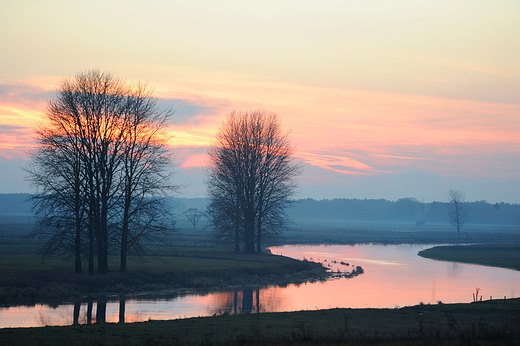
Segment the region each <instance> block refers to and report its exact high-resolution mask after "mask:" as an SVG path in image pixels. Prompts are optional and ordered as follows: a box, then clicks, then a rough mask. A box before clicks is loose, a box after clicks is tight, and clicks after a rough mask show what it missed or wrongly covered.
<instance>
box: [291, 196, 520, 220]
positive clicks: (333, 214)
mask: <svg viewBox="0 0 520 346" xmlns="http://www.w3.org/2000/svg"><path fill="white" fill-rule="evenodd" d="M449 203H450V202H449V201H446V202H439V201H437V202H429V203H423V202H421V201H419V200H418V199H416V198H400V199H398V200H397V201H391V200H386V199H347V198H335V199H323V200H316V199H312V198H306V199H299V200H296V201H295V203H294V204H293V206H292V208H290V209H289V211H288V213H289V216H290V217H292V218H295V219H335V220H357V221H406V222H414V223H415V222H418V221H419V222H420V221H424V222H425V223H448V222H449V212H450V208H449ZM466 206H467V214H468V223H474V224H503V225H520V204H510V203H504V202H501V203H488V202H486V201H474V202H466Z"/></svg>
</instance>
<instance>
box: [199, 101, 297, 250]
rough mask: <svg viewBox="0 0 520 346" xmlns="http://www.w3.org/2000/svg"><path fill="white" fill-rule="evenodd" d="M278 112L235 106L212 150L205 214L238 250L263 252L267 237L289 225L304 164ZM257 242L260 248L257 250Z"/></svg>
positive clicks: (218, 232)
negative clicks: (295, 156) (289, 210)
mask: <svg viewBox="0 0 520 346" xmlns="http://www.w3.org/2000/svg"><path fill="white" fill-rule="evenodd" d="M293 153H294V147H293V146H292V145H291V143H290V138H289V134H288V133H286V132H283V131H282V129H281V125H280V120H279V119H278V116H277V115H276V114H275V113H272V112H267V111H263V110H258V111H253V112H240V111H238V112H237V111H233V112H231V113H230V114H229V115H228V116H227V118H226V119H225V121H224V123H223V124H222V126H221V127H220V128H219V129H218V131H217V134H216V135H215V139H214V141H213V143H212V144H211V146H210V147H209V149H208V156H209V167H208V168H207V170H206V177H207V179H206V185H207V191H208V198H209V199H210V204H209V206H208V210H207V215H208V218H209V220H210V222H211V223H212V224H213V227H214V230H215V235H216V236H217V238H220V239H232V240H234V243H235V251H239V250H240V248H241V244H243V249H244V251H245V252H255V250H256V252H261V251H262V246H263V242H264V241H265V240H266V239H269V238H270V237H273V236H276V235H277V234H279V232H280V231H281V230H282V229H283V228H284V227H285V226H286V224H287V221H288V217H287V214H286V208H287V207H288V206H289V205H290V203H291V202H292V201H291V197H292V196H293V194H294V191H295V188H296V181H295V178H296V176H297V175H298V174H299V173H300V166H299V165H298V164H297V163H295V162H294V159H293ZM255 245H256V249H255Z"/></svg>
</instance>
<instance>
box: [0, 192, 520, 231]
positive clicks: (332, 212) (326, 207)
mask: <svg viewBox="0 0 520 346" xmlns="http://www.w3.org/2000/svg"><path fill="white" fill-rule="evenodd" d="M28 197H29V195H28V194H22V193H20V194H0V215H31V214H32V211H31V205H30V203H29V202H27V200H28ZM208 202H209V201H208V200H207V199H205V198H172V199H171V201H170V203H171V206H172V208H173V209H174V210H173V214H174V215H181V214H182V213H183V212H184V211H185V210H186V209H188V208H198V209H200V210H204V208H205V206H206V205H207V204H208ZM447 205H448V203H444V202H431V203H422V202H421V201H419V200H417V199H415V198H401V199H399V200H397V201H388V200H385V199H346V198H336V199H323V200H315V199H312V198H306V199H300V200H297V201H296V202H295V203H294V204H293V206H292V208H289V209H288V210H287V211H288V214H289V216H290V217H292V218H294V219H331V220H356V221H405V222H414V223H418V224H421V223H422V222H424V223H448V207H447ZM468 207H469V218H470V220H469V222H468V223H473V224H492V225H493V224H494V225H520V204H509V203H503V202H502V203H496V204H491V203H487V202H486V201H477V202H469V203H468Z"/></svg>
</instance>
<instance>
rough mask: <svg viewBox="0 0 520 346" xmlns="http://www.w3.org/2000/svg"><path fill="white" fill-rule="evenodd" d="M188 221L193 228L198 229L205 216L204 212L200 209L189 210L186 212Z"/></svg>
mask: <svg viewBox="0 0 520 346" xmlns="http://www.w3.org/2000/svg"><path fill="white" fill-rule="evenodd" d="M184 216H186V219H187V220H188V221H189V222H190V223H191V224H192V225H193V228H194V229H195V227H197V223H198V222H199V220H200V219H201V218H202V217H203V216H204V212H203V211H202V210H199V209H198V208H189V209H188V210H186V211H185V212H184Z"/></svg>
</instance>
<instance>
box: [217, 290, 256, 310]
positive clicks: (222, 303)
mask: <svg viewBox="0 0 520 346" xmlns="http://www.w3.org/2000/svg"><path fill="white" fill-rule="evenodd" d="M213 296H214V299H215V305H214V308H213V309H212V310H211V311H210V312H211V313H212V314H249V313H254V312H260V311H262V310H263V308H262V305H261V304H260V288H244V289H242V290H238V289H237V290H234V291H227V292H218V293H214V294H213ZM264 310H265V309H264Z"/></svg>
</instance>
